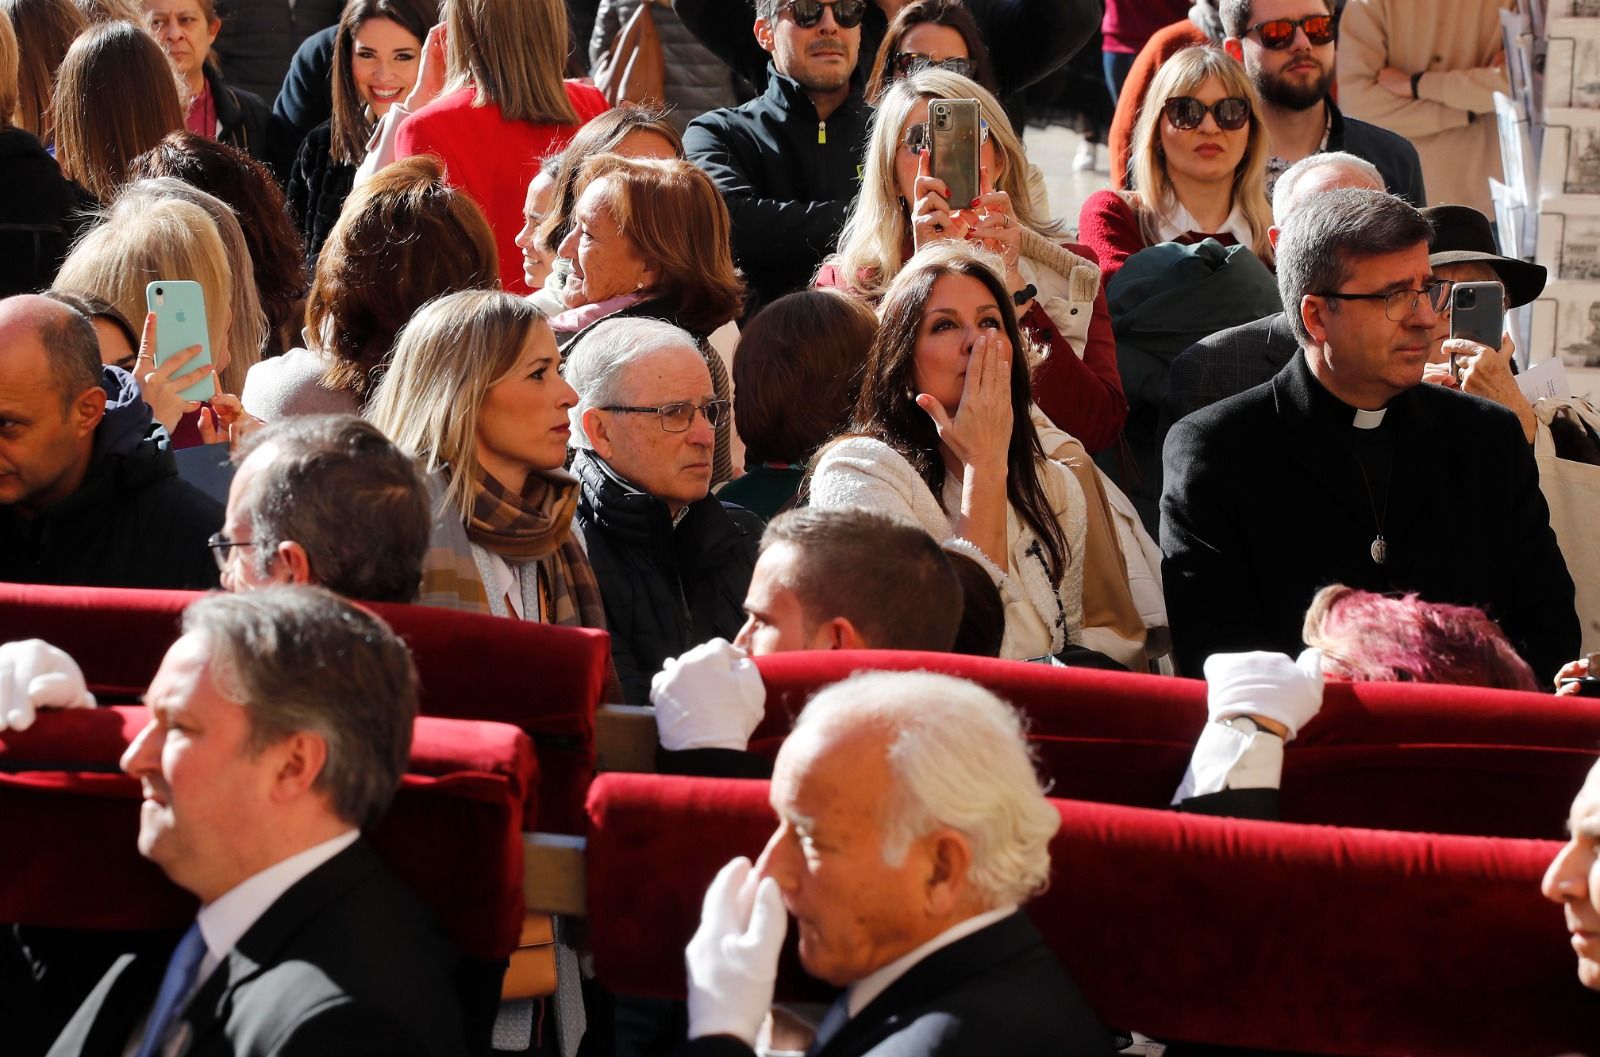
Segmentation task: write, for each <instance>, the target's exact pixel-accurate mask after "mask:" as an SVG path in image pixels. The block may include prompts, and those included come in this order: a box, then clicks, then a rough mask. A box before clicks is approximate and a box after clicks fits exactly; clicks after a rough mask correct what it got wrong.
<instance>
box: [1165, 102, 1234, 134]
mask: <svg viewBox="0 0 1600 1057" xmlns="http://www.w3.org/2000/svg"><path fill="white" fill-rule="evenodd" d="M1161 112H1162V113H1163V114H1165V115H1166V116H1167V120H1168V121H1170V122H1172V127H1173V128H1175V129H1177V130H1178V131H1180V132H1188V131H1189V130H1190V129H1195V128H1199V127H1200V122H1202V121H1204V120H1205V119H1206V113H1207V112H1210V114H1211V116H1212V117H1214V118H1216V119H1217V127H1218V128H1220V129H1222V130H1223V131H1224V132H1237V131H1239V130H1240V129H1242V128H1244V127H1245V125H1247V124H1249V123H1250V100H1248V99H1245V98H1243V97H1241V96H1237V95H1230V96H1228V97H1227V98H1225V99H1218V100H1217V101H1216V102H1215V103H1212V104H1211V105H1210V106H1206V105H1205V104H1204V103H1202V102H1201V101H1200V100H1198V99H1196V98H1195V97H1194V96H1192V95H1175V96H1173V97H1172V98H1171V99H1168V100H1167V101H1166V102H1165V103H1163V104H1162V105H1161Z"/></svg>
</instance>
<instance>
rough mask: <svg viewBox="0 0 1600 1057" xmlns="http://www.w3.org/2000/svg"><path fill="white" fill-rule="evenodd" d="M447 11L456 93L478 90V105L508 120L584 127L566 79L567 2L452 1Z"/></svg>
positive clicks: (446, 20)
mask: <svg viewBox="0 0 1600 1057" xmlns="http://www.w3.org/2000/svg"><path fill="white" fill-rule="evenodd" d="M444 6H445V22H446V23H447V24H448V25H449V27H450V36H449V43H448V46H447V52H448V62H447V66H448V67H449V72H450V89H451V90H454V89H459V88H464V87H466V86H467V85H469V84H470V85H473V86H474V87H476V88H477V90H478V94H477V99H476V100H474V103H473V105H474V106H484V105H486V104H488V103H493V104H494V105H495V106H497V107H499V108H500V115H501V116H502V117H504V118H505V119H506V120H507V121H528V122H532V123H535V124H551V125H576V124H577V123H578V112H577V111H576V110H574V109H573V107H572V101H571V100H570V99H568V98H567V86H566V83H565V82H564V81H563V80H562V79H561V75H562V73H563V72H564V71H565V70H566V66H567V39H568V36H567V35H568V33H569V30H568V28H567V5H566V3H565V0H446V3H445V5H444ZM529 160H530V161H531V160H533V159H529Z"/></svg>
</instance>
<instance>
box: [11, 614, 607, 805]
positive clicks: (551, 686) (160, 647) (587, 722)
mask: <svg viewBox="0 0 1600 1057" xmlns="http://www.w3.org/2000/svg"><path fill="white" fill-rule="evenodd" d="M197 597H198V595H196V594H195V593H194V592H190V591H146V590H123V589H119V588H101V587H47V586H39V585H34V584H0V642H9V641H11V640H13V639H30V638H38V639H44V640H45V641H46V642H49V643H51V644H52V645H55V646H59V647H60V648H61V649H63V650H66V651H67V652H68V653H69V654H71V655H72V657H73V658H74V659H75V660H77V662H78V664H79V665H80V666H81V667H82V668H83V673H84V676H85V678H86V679H87V680H88V682H89V688H90V689H91V690H93V691H94V692H95V693H96V694H98V695H100V696H101V700H102V703H117V702H131V701H135V700H137V699H138V697H139V695H140V694H142V693H144V690H145V688H146V687H147V686H149V684H150V679H151V677H152V676H154V675H155V672H156V669H157V668H158V667H159V666H160V664H161V657H162V655H163V654H164V653H166V650H167V647H168V646H170V645H171V644H172V642H173V641H174V640H175V639H176V638H177V637H178V626H179V617H180V614H181V613H182V612H183V608H184V607H185V606H187V605H188V604H189V603H190V602H191V601H193V600H194V599H195V598H197ZM368 608H370V609H371V610H372V611H373V612H375V613H377V614H378V615H379V616H381V617H383V618H384V619H385V620H387V621H388V622H389V624H390V625H391V626H392V627H393V628H394V629H395V631H396V632H397V633H399V635H400V636H401V637H402V638H404V639H405V640H406V643H407V644H408V645H409V646H410V647H411V653H412V656H413V657H414V658H415V659H416V665H417V675H418V677H419V679H420V681H421V684H422V699H421V705H422V711H423V713H424V714H426V715H430V716H448V717H452V718H456V719H484V720H494V721H497V722H502V723H511V724H513V725H515V726H518V727H521V728H522V729H523V730H524V731H526V732H527V733H528V735H529V736H530V737H531V738H532V739H533V743H534V748H535V750H536V751H537V752H538V755H539V768H540V777H541V783H542V787H541V789H540V790H539V795H538V797H537V809H538V810H537V812H535V811H533V810H531V809H532V808H533V807H534V801H533V800H531V799H530V801H529V807H530V810H529V812H528V814H527V819H528V828H529V829H541V830H548V831H552V832H558V833H580V832H582V829H583V793H584V789H585V788H587V786H588V784H589V780H590V779H591V778H592V777H593V776H594V764H595V752H594V714H595V708H596V707H597V706H598V705H599V704H600V698H601V695H602V694H603V692H604V689H605V679H606V666H607V663H608V661H609V659H610V653H611V645H610V638H609V637H608V636H607V635H606V633H605V632H603V631H593V630H590V629H587V628H561V627H552V626H550V625H547V624H538V623H534V622H531V621H521V620H505V619H502V618H499V617H489V616H479V615H477V614H473V613H457V612H454V611H451V610H444V609H431V608H428V607H425V606H407V605H393V604H373V605H370V606H368Z"/></svg>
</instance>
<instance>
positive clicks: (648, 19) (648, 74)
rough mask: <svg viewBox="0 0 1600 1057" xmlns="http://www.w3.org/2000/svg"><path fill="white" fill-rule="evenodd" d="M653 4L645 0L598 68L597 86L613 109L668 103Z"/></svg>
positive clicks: (607, 51)
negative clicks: (627, 104)
mask: <svg viewBox="0 0 1600 1057" xmlns="http://www.w3.org/2000/svg"><path fill="white" fill-rule="evenodd" d="M654 6H655V5H654V2H653V0H645V2H644V3H642V4H640V5H639V7H638V9H637V10H635V11H634V13H633V14H632V16H630V17H629V19H628V21H627V22H626V23H625V24H624V25H623V27H622V28H621V29H620V30H618V31H617V35H616V38H615V39H614V40H612V42H611V47H610V48H608V49H607V50H606V52H605V54H604V55H601V56H600V61H599V62H597V63H595V66H594V86H595V87H596V88H598V89H600V92H601V94H602V95H604V96H605V97H606V102H608V103H610V104H611V105H612V106H617V105H618V104H619V103H639V104H642V105H645V106H662V105H664V104H665V103H666V99H667V90H666V77H667V64H666V61H665V58H664V56H663V55H662V52H661V36H660V34H658V33H657V32H656V19H655V14H654V13H653V12H652V11H651V8H652V7H654Z"/></svg>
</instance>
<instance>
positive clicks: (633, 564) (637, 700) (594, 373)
mask: <svg viewBox="0 0 1600 1057" xmlns="http://www.w3.org/2000/svg"><path fill="white" fill-rule="evenodd" d="M565 375H566V379H567V381H568V382H569V383H570V384H571V385H572V388H573V389H575V390H577V393H578V403H577V404H576V405H575V406H574V407H573V408H572V410H571V416H572V437H573V444H574V446H575V447H577V448H578V449H579V450H578V452H577V454H576V455H575V456H574V457H573V460H572V472H573V474H574V475H575V476H576V477H577V478H578V481H579V483H580V488H579V493H578V510H577V514H576V515H575V518H574V522H575V524H576V525H577V527H578V531H579V532H580V533H581V534H582V537H583V544H584V547H585V549H587V551H588V553H589V562H590V564H591V565H593V566H594V575H595V580H596V581H597V582H598V583H599V585H600V596H601V599H602V600H603V601H604V602H605V610H606V625H607V628H608V630H609V631H610V632H611V656H612V659H613V660H614V661H615V662H616V666H617V677H618V679H620V680H621V682H622V696H623V699H624V701H625V702H626V703H627V704H631V705H642V704H645V703H646V702H647V701H648V700H649V697H650V677H651V676H652V675H654V674H655V673H656V672H658V671H660V670H661V666H662V664H663V663H665V661H666V660H667V658H668V657H677V656H680V655H681V654H683V653H684V652H685V651H687V650H688V649H689V648H690V647H692V646H695V645H698V644H699V643H702V642H705V641H707V640H708V639H713V638H717V637H718V636H720V637H722V638H725V639H731V638H733V637H734V636H735V635H737V634H738V633H739V628H740V627H741V626H742V625H743V624H744V594H745V589H746V588H748V587H749V586H750V574H751V571H752V570H753V569H754V568H755V563H756V547H757V545H758V544H759V543H760V540H761V519H760V518H758V517H757V516H756V515H754V514H752V513H750V512H749V511H748V510H745V509H744V508H743V507H737V506H734V505H733V504H731V503H723V502H721V501H720V500H718V499H717V497H716V496H714V495H711V494H710V489H711V464H712V458H713V456H714V455H715V449H716V434H715V428H716V426H717V424H718V423H720V422H722V421H723V417H724V416H726V415H731V414H732V409H731V408H730V407H729V404H728V401H726V400H719V399H717V396H716V394H715V393H714V392H713V391H712V387H711V372H710V369H709V368H707V366H706V361H705V357H704V356H703V355H702V354H701V352H700V351H699V349H698V348H697V347H696V346H695V341H694V338H693V337H691V336H690V335H689V334H688V333H687V332H686V331H683V330H680V329H679V328H678V327H675V326H673V325H672V324H670V323H664V322H662V321H661V320H658V319H642V318H632V317H624V318H619V319H607V320H605V321H604V322H601V323H598V324H596V325H595V326H594V327H592V328H591V329H590V330H588V331H587V332H586V333H585V334H584V335H583V337H581V338H579V339H578V341H577V342H576V343H575V344H574V345H573V347H572V351H571V354H570V355H569V356H568V358H567V364H566V369H565Z"/></svg>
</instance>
